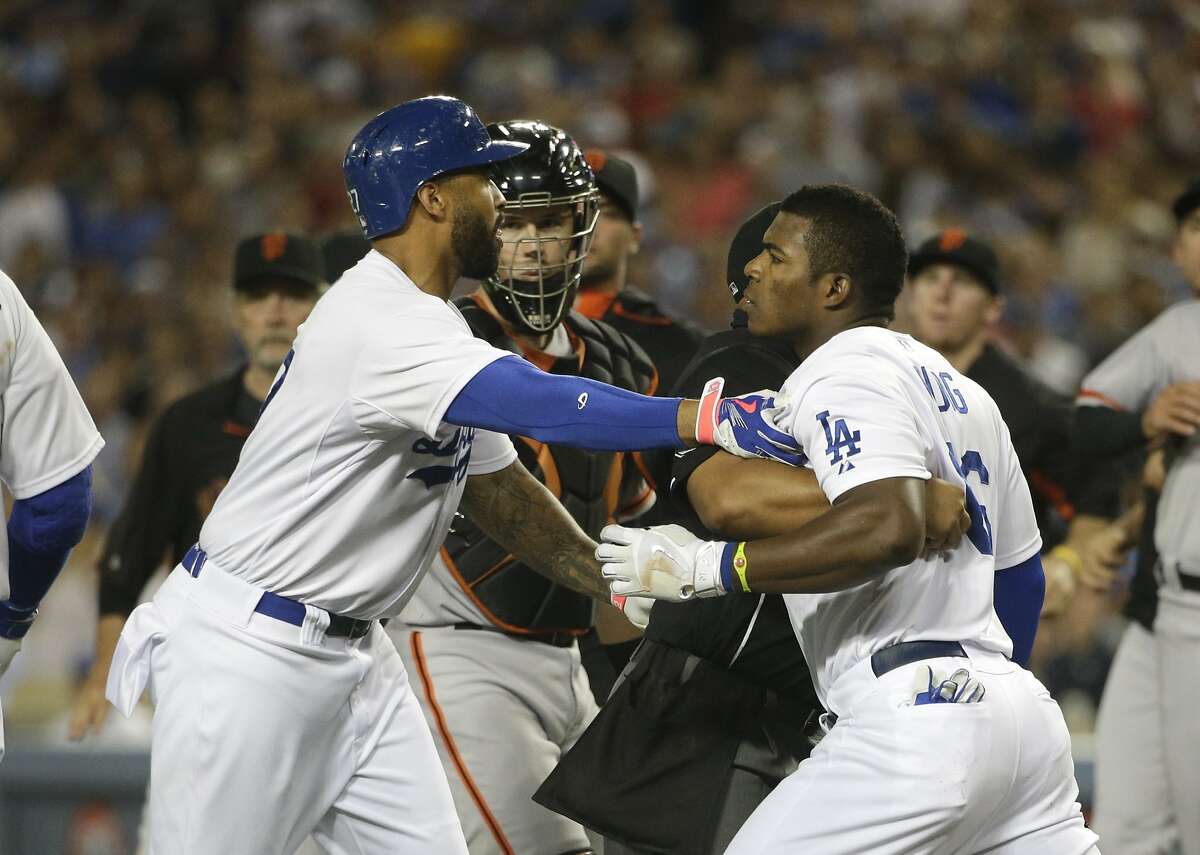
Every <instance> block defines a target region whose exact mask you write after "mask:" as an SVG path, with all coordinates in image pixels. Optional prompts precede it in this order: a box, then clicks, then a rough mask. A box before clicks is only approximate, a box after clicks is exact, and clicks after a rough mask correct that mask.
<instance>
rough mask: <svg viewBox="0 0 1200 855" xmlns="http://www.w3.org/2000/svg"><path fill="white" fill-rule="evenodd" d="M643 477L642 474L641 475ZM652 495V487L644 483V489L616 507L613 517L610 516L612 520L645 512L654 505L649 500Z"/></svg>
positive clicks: (633, 516)
mask: <svg viewBox="0 0 1200 855" xmlns="http://www.w3.org/2000/svg"><path fill="white" fill-rule="evenodd" d="M643 477H644V476H643ZM653 495H654V488H653V487H651V486H650V485H649V484H646V485H645V489H644V490H642V492H640V493H638V494H637V496H636V497H635V498H633V499H631V500H630V501H628V502H626V503H625V504H624V505H623V506H621V507H619V508H617V513H616V516H615V517H612V518H611V519H612V521H613V522H618V521H619V520H622V519H626V520H628V519H633V518H635V517H637V516H639V515H640V514H643V513H645V512H646V511H648V510H650V509H651V508H652V507H654V502H651V501H650V497H651V496H653Z"/></svg>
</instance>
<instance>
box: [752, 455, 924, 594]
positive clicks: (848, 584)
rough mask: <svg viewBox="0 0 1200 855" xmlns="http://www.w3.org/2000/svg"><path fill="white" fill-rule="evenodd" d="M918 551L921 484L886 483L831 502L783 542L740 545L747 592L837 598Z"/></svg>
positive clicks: (777, 539) (909, 481)
mask: <svg viewBox="0 0 1200 855" xmlns="http://www.w3.org/2000/svg"><path fill="white" fill-rule="evenodd" d="M924 548H925V482H924V481H923V480H921V479H919V478H885V479H883V480H880V481H872V482H871V483H869V484H863V485H862V486H860V487H855V488H854V489H853V490H850V491H849V492H847V493H845V494H843V495H842V496H840V497H838V500H837V501H836V502H835V503H834V504H833V507H831V508H830V509H829V510H828V511H827V512H826V513H824V514H822V515H821V516H819V517H817V518H816V519H814V520H810V521H809V522H806V523H804V524H802V525H800V526H798V527H794V528H793V529H792V531H791V532H790V533H788V534H782V535H778V536H776V537H769V538H766V539H764V540H755V541H752V542H750V543H748V544H747V545H746V558H747V560H748V562H749V568H748V570H747V572H746V580H747V582H748V583H749V585H750V590H752V591H754V592H756V593H757V592H765V593H773V594H824V593H829V592H831V591H842V590H845V589H847V588H852V587H855V586H856V585H861V584H863V583H864V582H868V581H870V580H871V579H875V578H877V577H879V576H882V575H883V574H884V573H886V572H888V571H889V570H892V569H895V568H896V567H903V566H904V565H905V564H909V563H911V562H912V561H914V560H916V559H917V557H918V556H920V555H921V553H922V551H923V550H924Z"/></svg>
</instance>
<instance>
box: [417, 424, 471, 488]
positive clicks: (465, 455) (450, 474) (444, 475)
mask: <svg viewBox="0 0 1200 855" xmlns="http://www.w3.org/2000/svg"><path fill="white" fill-rule="evenodd" d="M474 437H475V428H459V429H458V430H456V431H455V432H454V436H452V437H450V438H449V439H448V440H446V443H445V445H438V444H437V443H436V442H435V441H434V440H431V439H426V438H425V437H421V438H420V439H418V440H417V441H416V442H414V443H413V445H412V450H413V453H415V454H432V455H433V456H434V457H452V458H454V461H453V462H452V463H449V464H438V465H435V466H422V467H421V468H420V469H414V470H413V471H412V472H410V473H408V476H407V477H409V478H415V479H417V480H418V481H420V482H421V483H422V484H424V485H425V489H427V490H430V489H433V488H434V487H439V486H441V485H443V484H449V483H450V482H451V481H453V482H454V483H455V484H457V483H459V482H460V481H462V479H464V478H466V477H467V464H468V463H470V461H471V441H472V439H474Z"/></svg>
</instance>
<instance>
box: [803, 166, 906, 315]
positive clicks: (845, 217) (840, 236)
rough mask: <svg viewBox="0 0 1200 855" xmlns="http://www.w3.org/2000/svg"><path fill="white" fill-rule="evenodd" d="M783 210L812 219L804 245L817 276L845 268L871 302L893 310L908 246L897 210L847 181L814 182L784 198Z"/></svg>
mask: <svg viewBox="0 0 1200 855" xmlns="http://www.w3.org/2000/svg"><path fill="white" fill-rule="evenodd" d="M780 210H781V213H787V214H794V215H796V216H798V217H804V218H805V219H806V220H809V226H808V228H807V230H806V231H805V233H804V246H805V249H806V250H807V251H808V262H809V266H810V267H811V269H812V276H813V279H816V278H817V277H819V276H824V275H825V274H826V273H845V274H846V275H847V276H849V277H850V278H851V279H852V280H853V281H854V283H855V284H856V285H858V286H859V287H860V288H861V289H862V296H863V299H864V300H866V301H867V303H868V305H871V306H875V307H878V308H881V309H884V310H885V311H886V312H887V314H888V315H889V316H891V315H892V314H893V313H894V307H895V303H896V298H897V297H898V296H899V295H900V289H901V288H903V287H904V273H905V270H906V269H907V267H908V250H907V249H906V247H905V244H904V235H903V234H902V233H901V231H900V224H899V223H898V222H897V221H896V215H895V214H893V213H892V212H891V211H889V210H888V209H887V208H886V207H885V206H884V204H883V203H882V202H880V201H879V200H878V199H876V198H875V197H874V196H872V195H870V194H869V193H862V192H860V191H858V190H855V189H854V188H853V187H847V186H846V185H844V184H813V185H806V186H804V187H801V188H800V189H799V190H797V191H796V192H795V193H793V194H792V195H790V196H788V197H787V198H786V199H784V200H783V205H782V206H781V209H780Z"/></svg>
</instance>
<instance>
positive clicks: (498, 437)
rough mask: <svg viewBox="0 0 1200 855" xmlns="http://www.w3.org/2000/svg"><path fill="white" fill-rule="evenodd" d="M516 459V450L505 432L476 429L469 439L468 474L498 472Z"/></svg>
mask: <svg viewBox="0 0 1200 855" xmlns="http://www.w3.org/2000/svg"><path fill="white" fill-rule="evenodd" d="M516 459H517V450H516V449H515V448H513V444H512V440H510V439H509V438H508V436H507V435H506V434H502V433H496V432H495V431H490V430H477V431H475V437H474V439H472V440H471V459H470V461H469V462H468V463H467V474H468V475H490V474H491V473H493V472H499V471H500V470H501V469H503V468H505V467H506V466H508V465H509V464H511V463H512V462H513V461H514V460H516Z"/></svg>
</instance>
